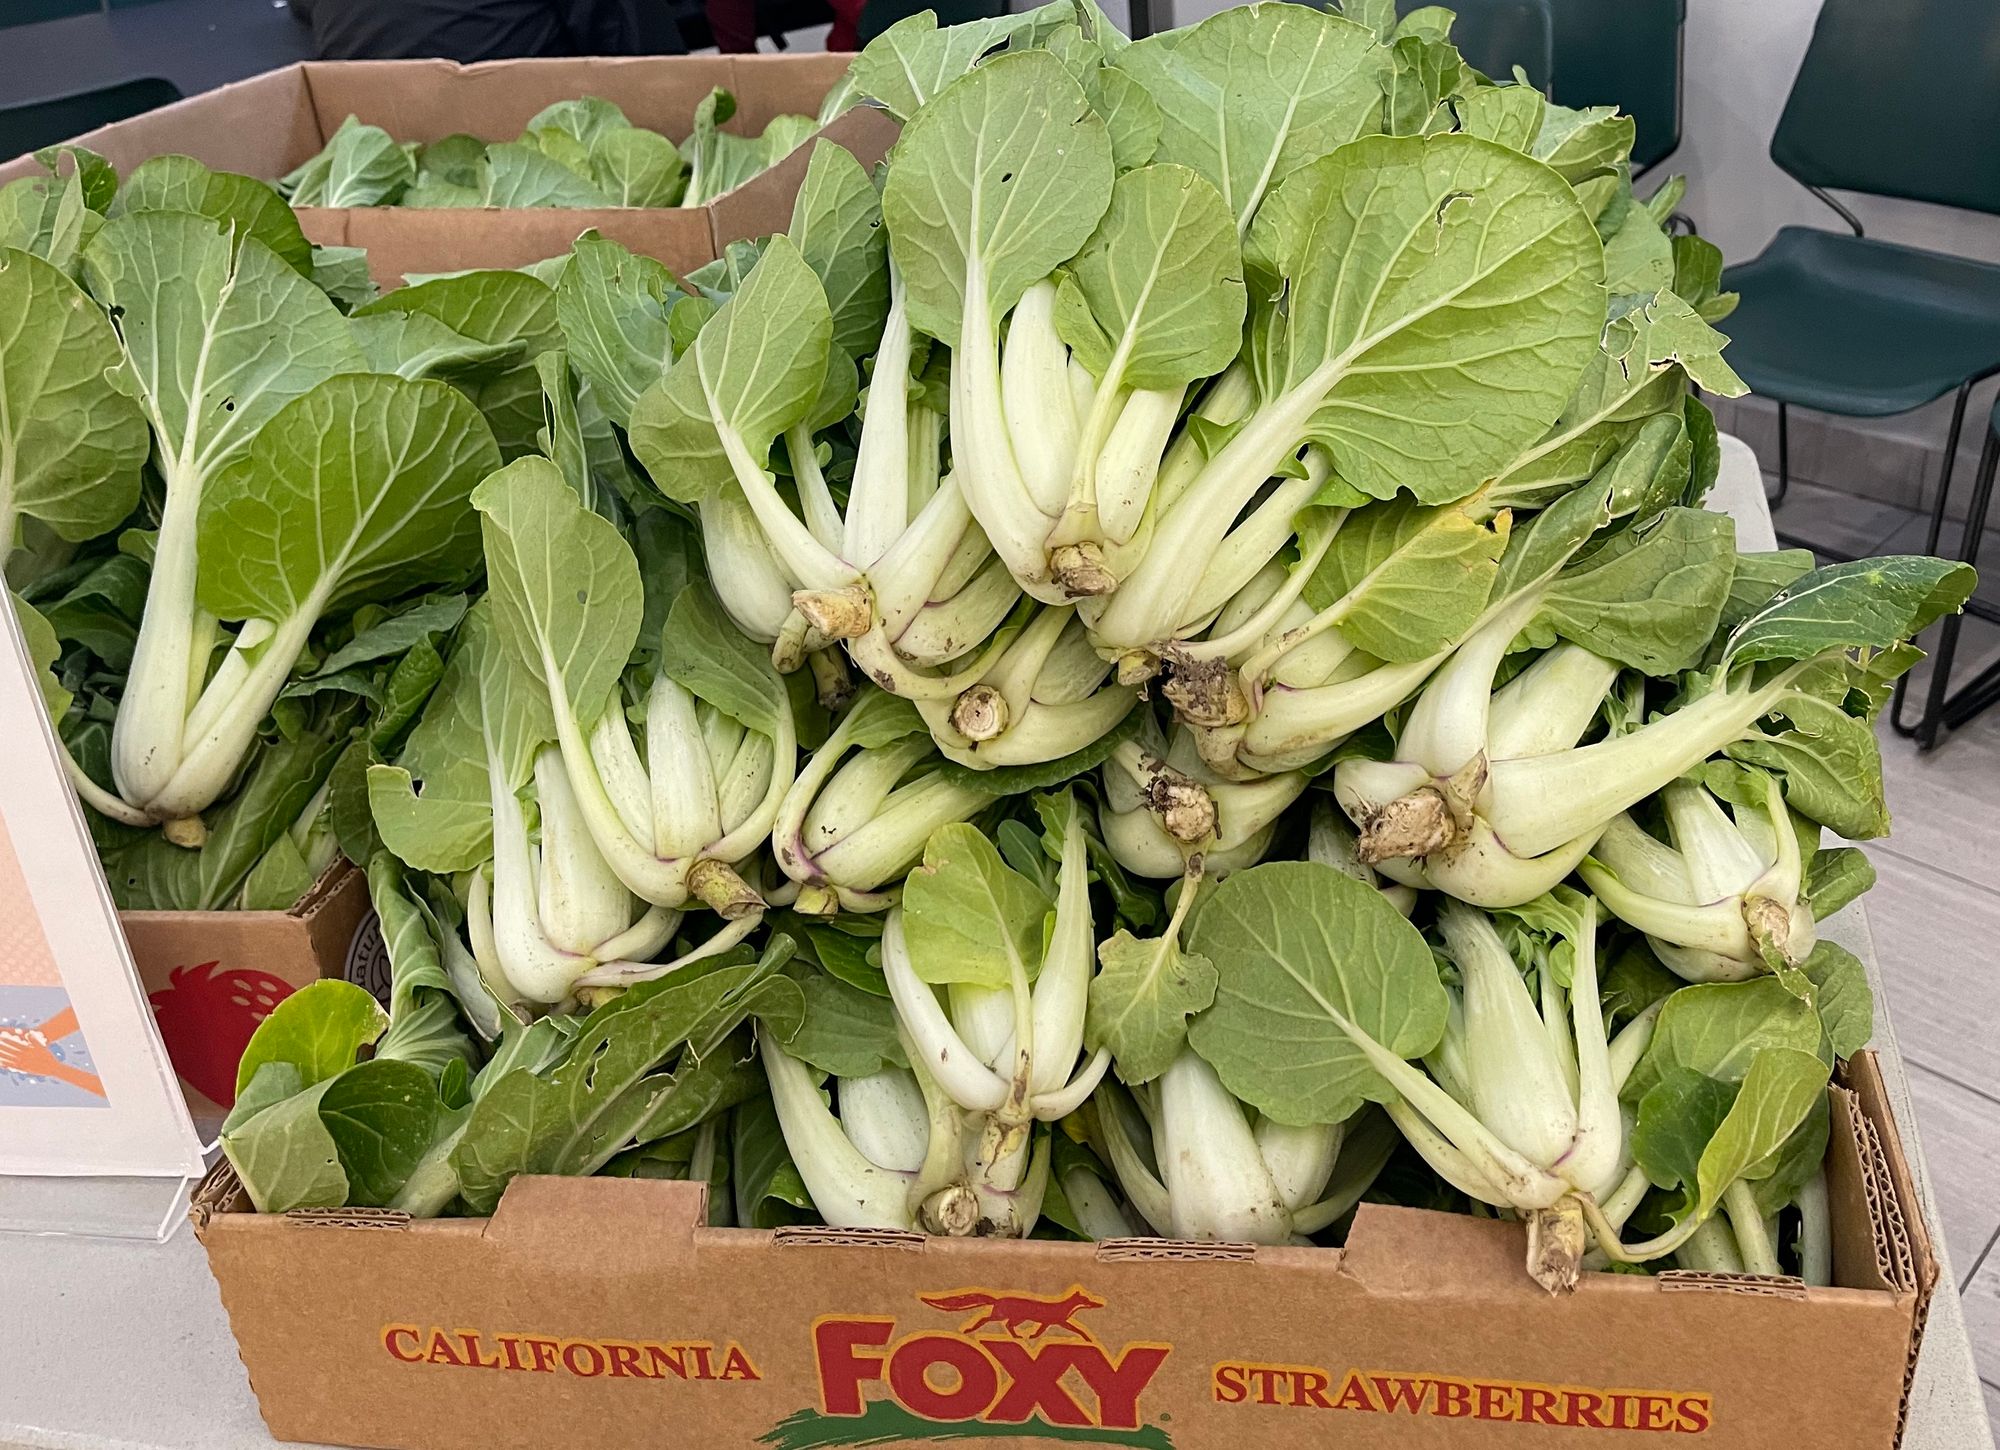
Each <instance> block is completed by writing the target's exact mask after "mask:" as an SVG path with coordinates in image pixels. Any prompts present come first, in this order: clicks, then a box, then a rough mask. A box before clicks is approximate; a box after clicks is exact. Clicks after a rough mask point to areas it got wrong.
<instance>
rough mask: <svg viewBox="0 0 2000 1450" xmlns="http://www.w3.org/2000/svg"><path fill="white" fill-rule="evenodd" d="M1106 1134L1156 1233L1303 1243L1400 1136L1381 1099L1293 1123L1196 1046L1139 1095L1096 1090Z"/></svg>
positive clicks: (1356, 1195)
mask: <svg viewBox="0 0 2000 1450" xmlns="http://www.w3.org/2000/svg"><path fill="white" fill-rule="evenodd" d="M1096 1118H1097V1122H1098V1125H1099V1136H1100V1139H1101V1141H1102V1142H1103V1144H1104V1150H1105V1154H1106V1156H1107V1158H1109V1160H1110V1162H1111V1164H1112V1168H1113V1171H1114V1172H1115V1173H1116V1174H1117V1177H1118V1184H1119V1186H1120V1187H1121V1188H1122V1189H1123V1190H1124V1191H1125V1195H1126V1197H1127V1198H1128V1199H1129V1200H1130V1202H1131V1204H1132V1207H1133V1209H1134V1210H1135V1211H1136V1212H1137V1213H1138V1214H1139V1215H1140V1216H1141V1217H1143V1218H1144V1219H1145V1220H1146V1222H1147V1223H1148V1224H1150V1225H1151V1226H1152V1228H1153V1231H1154V1232H1155V1233H1158V1234H1161V1235H1163V1236H1164V1237H1167V1238H1175V1239H1190V1240H1197V1241H1203V1242H1210V1243H1250V1244H1284V1243H1301V1242H1306V1241H1308V1240H1309V1237H1310V1235H1312V1234H1316V1233H1318V1232H1320V1231H1321V1230H1323V1229H1326V1228H1329V1227H1331V1226H1332V1225H1334V1224H1335V1223H1337V1222H1339V1221H1340V1219H1341V1218H1342V1217H1344V1216H1345V1215H1346V1214H1347V1213H1348V1212H1349V1211H1350V1210H1352V1209H1353V1207H1354V1205H1355V1204H1357V1203H1359V1202H1360V1201H1361V1196H1362V1195H1363V1194H1364V1193H1366V1192H1367V1191H1368V1188H1369V1185H1370V1184H1372V1183H1373V1182H1374V1181H1375V1178H1376V1175H1377V1174H1379V1173H1380V1172H1381V1171H1382V1168H1383V1165H1384V1164H1386V1163H1387V1162H1388V1161H1389V1155H1390V1153H1391V1152H1393V1151H1394V1148H1395V1143H1396V1134H1395V1130H1394V1129H1393V1128H1391V1127H1390V1126H1389V1123H1388V1120H1387V1119H1385V1118H1384V1117H1382V1115H1381V1114H1380V1113H1378V1112H1376V1111H1375V1110H1373V1109H1371V1108H1362V1109H1359V1110H1358V1111H1357V1112H1356V1113H1355V1114H1354V1116H1353V1117H1352V1118H1350V1119H1348V1120H1347V1121H1344V1122H1340V1123H1334V1124H1331V1125H1323V1126H1314V1127H1305V1128H1292V1127H1287V1126H1285V1125H1284V1124H1281V1123H1279V1122H1277V1121H1276V1120H1274V1119H1271V1118H1266V1117H1262V1116H1259V1115H1257V1114H1256V1113H1254V1112H1252V1111H1250V1110H1249V1109H1247V1108H1246V1107H1245V1106H1244V1105H1243V1104H1242V1103H1241V1102H1239V1101H1237V1099H1236V1098H1235V1097H1233V1096H1232V1095H1231V1094H1230V1092H1229V1090H1228V1089H1227V1088H1225V1087H1224V1086H1223V1085H1222V1082H1221V1080H1220V1079H1219V1078H1218V1077H1217V1076H1216V1073H1215V1069H1214V1068H1212V1067H1210V1066H1209V1065H1208V1064H1207V1063H1206V1062H1204V1061H1203V1060H1202V1058H1201V1057H1200V1056H1199V1055H1198V1054H1197V1053H1195V1052H1194V1051H1193V1050H1192V1049H1191V1048H1183V1049H1182V1050H1181V1052H1180V1053H1179V1054H1178V1055H1177V1056H1176V1057H1175V1058H1174V1060H1173V1063H1172V1064H1171V1065H1170V1066H1169V1067H1168V1068H1167V1069H1166V1071H1165V1072H1163V1073H1162V1074H1161V1075H1160V1076H1159V1078H1157V1079H1156V1080H1155V1081H1153V1082H1152V1083H1150V1084H1147V1085H1146V1086H1144V1087H1137V1088H1133V1089H1132V1090H1131V1091H1130V1092H1129V1094H1128V1093H1127V1092H1125V1091H1123V1090H1121V1089H1119V1088H1118V1087H1116V1086H1110V1087H1107V1088H1106V1089H1104V1090H1103V1091H1102V1092H1100V1094H1099V1095H1098V1098H1097V1103H1096Z"/></svg>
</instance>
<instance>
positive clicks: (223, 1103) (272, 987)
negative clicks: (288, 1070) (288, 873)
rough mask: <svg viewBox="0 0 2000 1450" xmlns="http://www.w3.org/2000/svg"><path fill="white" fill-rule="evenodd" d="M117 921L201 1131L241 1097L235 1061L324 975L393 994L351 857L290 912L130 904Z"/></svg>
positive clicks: (362, 880)
mask: <svg viewBox="0 0 2000 1450" xmlns="http://www.w3.org/2000/svg"><path fill="white" fill-rule="evenodd" d="M119 920H120V922H122V923H123V925H124V927H125V940H126V942H127V944H128V945H130V947H131V948H132V960H133V963H134V964H135V965H136V966H137V967H138V969H139V980H140V982H141V984H142V985H143V986H144V987H145V989H146V994H147V996H148V998H149V1000H150V1001H151V1002H152V1004H153V1015H154V1017H155V1018H156V1019H157V1020H158V1021H159V1024H160V1036H161V1037H162V1039H164V1040H165V1042H166V1045H167V1055H168V1056H169V1057H171V1058H172V1059H173V1063H174V1068H175V1070H176V1071H177V1072H179V1073H180V1078H181V1088H182V1090H183V1091H184V1092H185V1093H186V1094H187V1100H188V1107H189V1109H190V1110H191V1111H192V1112H193V1114H194V1119H195V1124H196V1126H197V1127H199V1128H201V1129H202V1131H203V1134H204V1136H212V1135H213V1132H214V1130H215V1129H216V1128H218V1127H220V1125H221V1122H222V1119H223V1117H224V1116H225V1115H226V1114H227V1113H228V1112H229V1108H230V1105H231V1104H232V1103H234V1102H235V1100H236V1063H237V1060H238V1059H239V1058H241V1057H242V1055H243V1047H244V1044H245V1043H247V1042H248V1041H249V1040H250V1034H251V1033H252V1032H254V1031H255V1030H256V1027H257V1024H258V1023H259V1022H261V1021H262V1020H263V1019H264V1018H265V1017H266V1016H268V1015H270V1011H271V1008H273V1007H275V1006H276V1005H277V1004H278V1003H279V1002H281V1001H283V1000H284V999H285V998H286V997H289V996H290V995H291V994H292V993H294V992H296V991H297V990H298V989H299V988H301V987H303V986H306V985H308V984H309V983H312V982H317V981H318V980H320V978H322V977H343V976H344V977H346V978H348V980H350V981H354V982H358V983H359V984H360V985H362V986H364V987H368V988H369V989H370V990H371V991H375V992H376V993H377V995H378V996H384V997H386V996H387V993H388V964H387V959H386V954H385V953H384V951H383V949H382V935H381V933H380V932H379V931H377V930H375V928H374V921H375V917H374V912H373V910H372V909H371V908H370V906H369V903H368V878H367V877H366V876H365V875H363V874H362V873H361V872H359V871H357V870H355V869H354V868H353V867H352V866H350V865H348V864H347V862H345V861H341V862H338V863H336V864H335V865H334V866H333V867H332V868H331V869H330V870H329V871H328V872H327V873H326V875H325V876H323V877H321V878H320V881H319V883H318V884H317V885H316V886H314V887H313V889H312V890H311V891H309V892H307V893H306V895H305V897H304V898H303V899H302V900H301V901H300V902H299V903H298V905H296V906H294V907H293V908H292V909H291V910H290V911H126V912H121V913H119Z"/></svg>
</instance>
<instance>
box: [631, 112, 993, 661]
mask: <svg viewBox="0 0 2000 1450" xmlns="http://www.w3.org/2000/svg"><path fill="white" fill-rule="evenodd" d="M813 166H814V169H815V171H816V173H817V175H816V177H815V185H814V187H813V188H812V189H811V190H809V191H807V192H804V193H802V194H801V196H800V199H799V210H798V211H796V212H795V215H794V226H793V235H789V236H778V237H773V238H772V239H771V240H770V242H769V243H768V244H766V246H765V248H764V251H763V255H762V256H761V257H760V258H759V259H758V261H757V262H756V265H755V266H753V267H752V268H751V269H750V272H749V275H748V276H747V277H745V278H744V281H743V285H742V286H741V287H740V288H739V289H738V290H737V291H736V292H735V293H734V294H733V295H732V296H731V297H730V298H729V299H728V301H726V302H725V303H724V304H723V305H722V307H721V308H720V309H719V310H718V311H717V312H716V313H715V314H714V315H713V317H711V318H710V319H709V320H708V322H707V323H706V325H704V326H703V327H702V329H701V331H700V333H699V334H698V336H697V337H696V338H695V339H694V342H693V345H692V346H690V347H689V348H688V349H687V350H686V351H684V352H683V353H682V354H681V355H680V356H679V358H677V359H676V360H675V362H674V364H673V367H672V369H671V370H670V371H669V372H668V373H667V374H666V376H665V377H664V378H662V379H661V380H660V381H658V382H657V383H655V384H654V385H653V386H652V387H651V388H649V389H647V391H646V392H645V393H644V394H642V395H641V397H640V398H639V400H638V401H637V402H636V403H635V404H634V405H633V409H632V422H631V441H632V447H633V451H634V452H635V453H636V454H637V455H638V457H639V460H640V462H641V463H643V464H644V465H645V467H646V470H647V472H648V473H649V474H650V475H651V477H652V479H653V481H654V483H655V484H656V485H657V486H658V487H659V488H660V490H661V491H662V492H663V493H665V494H666V495H667V496H668V497H670V498H675V499H678V500H681V501H682V502H685V503H689V504H692V505H694V506H696V507H697V508H698V509H699V510H700V511H701V514H702V516H703V520H704V523H705V524H706V523H708V521H709V520H711V519H713V520H715V521H716V522H717V523H718V524H720V525H721V526H723V527H724V528H725V529H726V530H727V531H728V534H727V548H728V552H729V553H730V556H731V557H732V558H733V559H740V560H742V561H744V562H745V564H746V567H747V568H749V569H750V571H751V573H750V574H749V576H748V578H749V579H752V580H755V581H757V582H756V589H755V596H756V598H755V608H754V613H755V614H756V616H757V618H758V622H759V627H760V633H761V632H762V630H765V629H769V628H770V624H771V620H772V619H773V618H774V617H775V614H776V594H777V589H778V587H779V586H778V583H777V576H778V575H782V578H783V581H784V582H785V583H786V584H788V585H789V586H790V593H791V603H792V609H791V612H790V613H789V614H787V615H786V617H785V619H784V620H783V621H782V622H781V623H779V625H778V628H777V633H776V643H775V644H774V647H773V660H774V662H776V663H777V664H778V665H779V666H780V667H781V668H790V667H794V666H796V664H797V663H798V662H799V661H801V660H802V659H803V658H804V656H805V654H806V653H807V652H808V651H809V650H811V649H813V648H816V647H818V646H820V645H822V644H825V643H827V642H831V641H847V642H848V649H849V651H850V653H852V654H853V655H854V657H855V660H856V662H857V663H858V664H859V665H861V667H862V668H863V670H864V671H866V672H867V673H868V675H869V677H870V678H871V679H874V680H875V681H876V682H877V683H878V684H883V685H885V686H893V688H895V689H896V690H897V691H898V692H899V693H903V694H925V695H928V696H934V697H938V698H946V699H949V698H951V697H953V696H955V695H957V694H958V693H959V691H961V690H963V689H964V688H965V687H966V686H968V685H970V684H972V683H973V682H974V681H976V680H977V679H978V678H979V675H980V674H981V673H983V672H984V670H985V668H986V663H988V661H987V660H986V659H985V658H984V657H983V656H982V657H980V658H976V659H975V660H974V661H973V662H972V663H971V664H970V665H967V666H965V667H963V668H962V669H961V670H960V671H958V672H955V673H953V674H950V675H947V676H944V677H941V678H933V677H932V676H931V675H929V674H928V673H927V671H926V669H925V668H923V665H922V664H921V663H920V661H923V662H929V661H942V660H953V659H957V658H958V657H959V656H961V655H963V654H964V653H966V652H967V651H970V650H974V649H976V648H977V647H978V646H979V645H980V644H981V643H983V642H984V641H986V639H987V636H988V635H990V634H991V633H992V632H993V630H994V629H995V628H996V627H997V626H998V624H999V623H1000V621H1001V620H1002V619H1004V618H1005V616H1006V615H1007V613H1008V611H1009V610H1010V609H1011V608H1012V606H1013V603H1014V599H1015V597H1016V595H1015V591H1014V590H1013V589H1012V588H1011V587H1006V586H1004V581H1002V583H1003V587H1001V588H999V589H995V588H994V587H993V583H994V578H993V571H992V570H990V569H986V568H984V567H983V564H984V562H985V552H986V548H985V541H984V539H983V537H982V536H980V535H978V533H977V530H976V528H975V527H974V526H973V524H972V517H971V514H970V513H969V512H968V511H967V510H966V508H965V503H964V500H963V498H962V497H960V495H959V493H958V490H957V485H956V483H955V482H954V480H952V479H951V478H949V477H946V478H939V477H938V474H937V461H936V460H937V454H938V444H939V436H938V432H937V428H936V425H935V423H934V421H930V420H931V419H932V418H934V414H933V413H932V410H931V409H929V408H928V406H927V405H924V404H923V403H922V402H921V401H919V402H917V403H914V404H913V403H912V401H911V398H910V393H911V391H912V379H911V368H912V364H913V361H914V339H913V336H912V333H911V330H910V326H909V321H908V316H907V312H906V310H905V309H904V307H903V306H902V299H901V291H900V288H899V287H898V286H897V285H895V283H894V279H893V277H892V276H891V275H889V274H888V273H887V271H886V262H885V260H884V258H883V256H882V252H881V237H880V228H879V226H876V225H874V224H873V223H872V220H871V219H872V218H873V216H874V215H875V211H874V209H875V208H876V206H877V202H876V198H875V191H874V187H873V185H872V184H871V183H870V182H869V181H868V178H867V175H866V173H865V172H863V171H862V170H861V167H860V165H859V163H858V162H856V161H855V160H854V159H853V157H851V156H848V155H847V153H845V152H843V151H841V150H839V149H838V148H837V147H832V146H821V147H820V148H818V150H817V151H816V152H815V154H814V157H813ZM870 279H874V281H875V282H876V283H879V286H874V287H872V288H871V285H870ZM885 306H886V309H887V312H886V319H885V317H884V312H883V308H884V307H885ZM878 340H879V345H878ZM849 347H856V348H863V349H866V348H868V347H874V348H875V354H876V355H875V369H874V373H873V377H872V380H871V383H870V388H869V401H868V408H867V411H866V414H865V416H864V419H863V426H862V439H861V449H860V453H859V455H858V456H857V458H856V461H855V476H854V479H853V481H852V483H851V485H850V489H849V494H848V501H847V507H846V510H845V512H844V513H843V511H842V510H841V509H840V507H839V506H838V504H837V501H836V500H835V499H834V497H833V494H832V491H831V489H830V488H829V487H828V485H827V482H826V479H825V477H824V476H823V473H822V471H821V465H820V462H819V458H818V454H817V452H816V445H815V443H814V440H813V432H814V429H815V428H816V427H821V426H824V425H826V424H827V423H828V422H830V421H832V420H833V419H834V417H835V416H836V415H839V416H844V415H845V413H846V412H848V411H851V404H852V400H853V394H854V382H855V363H854V360H853V357H854V355H853V354H850V353H849V352H848V351H847V348H849ZM830 380H832V381H830ZM780 441H783V443H784V446H785V450H786V455H787V458H788V460H789V462H790V466H791V470H792V475H793V482H794V485H795V487H796V490H797V503H796V506H795V505H794V503H793V501H792V500H790V499H788V498H787V497H786V496H785V494H784V493H783V492H782V491H781V490H780V488H779V487H778V484H777V481H776V479H775V477H774V476H773V475H772V473H771V472H770V471H769V468H768V463H769V456H770V452H771V449H772V447H773V445H774V444H776V443H778V442H780ZM753 531H754V532H753ZM774 570H775V572H774ZM744 587H745V590H746V592H747V591H748V588H749V586H748V583H747V582H746V584H745V585H744ZM742 608H743V612H745V613H746V614H748V613H752V612H753V611H752V609H751V608H750V607H749V606H747V605H746V606H742ZM911 631H915V634H914V636H913V637H912V640H911V650H912V653H911V654H910V655H907V656H906V655H904V654H900V653H898V651H897V648H896V647H897V645H898V644H899V643H900V642H901V641H902V638H903V636H904V635H905V634H906V633H909V632H911Z"/></svg>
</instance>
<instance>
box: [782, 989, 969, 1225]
mask: <svg viewBox="0 0 2000 1450" xmlns="http://www.w3.org/2000/svg"><path fill="white" fill-rule="evenodd" d="M798 980H799V985H800V987H801V988H802V989H803V991H804V992H805V996H806V1001H807V1003H808V1007H807V1011H806V1013H805V1017H804V1019H803V1020H802V1022H801V1023H800V1025H799V1030H798V1031H797V1032H796V1033H794V1034H793V1035H792V1036H791V1037H790V1038H789V1039H781V1038H780V1037H779V1036H778V1035H777V1034H776V1033H775V1032H773V1031H772V1030H771V1029H770V1028H769V1027H768V1026H765V1027H763V1028H760V1030H759V1032H758V1041H759V1046H760V1048H761V1050H762V1054H763V1059H764V1071H765V1076H766V1078H767V1079H768V1080H769V1082H770V1086H771V1101H772V1104H773V1106H774V1107H775V1108H776V1110H777V1119H778V1127H779V1130H780V1131H781V1132H782V1133H783V1135H784V1139H785V1146H786V1148H787V1149H788V1150H789V1151H790V1154H791V1158H792V1161H793V1162H794V1163H795V1164H796V1165H797V1167H798V1170H799V1176H800V1177H801V1179H802V1180H803V1181H804V1183H805V1186H806V1191H807V1192H808V1193H809V1194H810V1195H811V1197H812V1201H813V1206H814V1207H815V1208H817V1209H818V1211H819V1214H820V1217H821V1218H822V1219H824V1220H825V1221H826V1222H827V1223H829V1224H831V1225H833V1226H835V1227H837V1228H893V1229H904V1230H922V1229H924V1228H926V1227H927V1225H926V1224H925V1223H924V1220H923V1209H924V1205H925V1202H926V1200H928V1199H929V1198H930V1197H931V1196H932V1195H933V1194H935V1193H937V1192H939V1191H940V1190H942V1189H944V1188H945V1187H946V1186H947V1185H948V1184H950V1183H951V1182H953V1181H954V1180H955V1179H957V1178H958V1177H960V1176H961V1175H962V1173H963V1171H964V1145H963V1122H964V1116H965V1115H964V1114H963V1113H962V1112H961V1111H960V1109H959V1108H958V1106H957V1105H956V1104H955V1103H953V1102H952V1101H951V1099H950V1098H948V1097H946V1096H945V1094H944V1093H943V1092H942V1091H940V1090H939V1088H938V1086H937V1084H936V1083H935V1082H934V1081H933V1080H932V1079H931V1078H930V1077H929V1076H928V1074H926V1073H925V1072H924V1070H923V1063H922V1061H921V1059H913V1058H912V1057H911V1056H910V1054H909V1053H908V1051H907V1043H906V1040H905V1039H904V1038H903V1037H902V1036H901V1035H900V1034H899V1031H898V1028H897V1023H896V1016H895V1011H894V1009H893V1007H892V1006H891V1004H890V1003H889V1001H888V1000H887V999H885V998H883V997H880V996H877V995H874V994H871V993H868V992H863V991H861V990H860V989H858V988H856V987H853V986H850V985H849V984H848V983H847V982H845V981H841V980H838V979H836V978H835V977H833V976H832V975H830V974H826V973H821V972H816V971H812V970H810V969H808V970H807V971H806V972H805V973H803V974H802V975H800V976H799V978H798ZM822 1083H825V1085H826V1086H825V1087H824V1088H823V1087H822Z"/></svg>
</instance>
